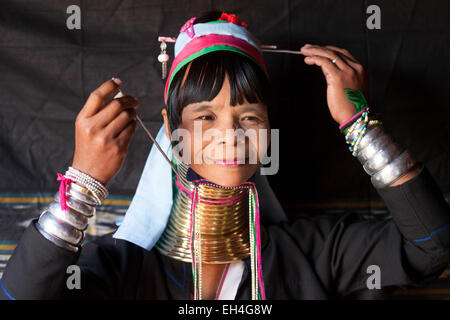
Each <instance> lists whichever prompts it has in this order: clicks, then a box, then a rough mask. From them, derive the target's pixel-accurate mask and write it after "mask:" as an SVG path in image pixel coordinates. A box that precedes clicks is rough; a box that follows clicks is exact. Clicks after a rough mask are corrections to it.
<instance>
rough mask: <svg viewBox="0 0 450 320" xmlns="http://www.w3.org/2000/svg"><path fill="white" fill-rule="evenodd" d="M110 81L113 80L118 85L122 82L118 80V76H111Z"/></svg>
mask: <svg viewBox="0 0 450 320" xmlns="http://www.w3.org/2000/svg"><path fill="white" fill-rule="evenodd" d="M112 81H114V82H115V83H116V84H117V85H118V86H120V85H121V84H122V80H120V79H119V78H114V77H113V78H112Z"/></svg>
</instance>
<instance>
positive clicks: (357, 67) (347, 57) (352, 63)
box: [327, 46, 362, 71]
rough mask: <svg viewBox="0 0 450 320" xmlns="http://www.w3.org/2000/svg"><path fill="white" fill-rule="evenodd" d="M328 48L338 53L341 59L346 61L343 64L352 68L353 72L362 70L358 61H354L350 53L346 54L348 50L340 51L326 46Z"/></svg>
mask: <svg viewBox="0 0 450 320" xmlns="http://www.w3.org/2000/svg"><path fill="white" fill-rule="evenodd" d="M327 47H330V49H332V50H336V51H337V52H339V53H340V54H341V57H342V58H343V59H344V60H346V61H345V62H347V63H348V64H349V65H350V67H352V68H353V69H354V70H356V71H360V70H361V68H362V65H361V64H360V63H359V62H358V60H356V59H355V58H354V57H353V56H352V55H351V54H350V52H348V50H346V49H341V48H338V47H335V46H327Z"/></svg>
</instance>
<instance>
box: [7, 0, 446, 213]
mask: <svg viewBox="0 0 450 320" xmlns="http://www.w3.org/2000/svg"><path fill="white" fill-rule="evenodd" d="M72 4H76V5H79V6H80V7H81V23H82V27H81V30H68V29H67V28H66V19H67V17H68V14H67V13H66V9H67V7H68V6H69V5H72ZM371 4H377V5H378V6H379V7H380V8H381V30H368V29H367V27H366V19H367V17H368V14H367V13H366V8H367V6H369V5H371ZM213 8H218V9H223V10H225V11H228V12H234V13H236V14H238V15H239V16H240V17H241V18H242V20H244V21H245V22H246V23H247V24H248V25H249V26H250V30H251V31H252V32H253V33H254V34H255V35H256V36H257V37H258V38H260V40H261V42H262V43H264V44H276V45H278V47H279V48H283V49H292V50H298V49H299V48H300V47H301V46H302V45H303V44H305V43H312V44H319V45H327V44H331V45H336V46H339V47H343V48H346V49H348V50H349V51H350V52H351V53H352V54H353V55H354V56H355V57H356V58H357V59H358V60H359V61H360V62H362V64H363V65H364V66H366V68H367V69H368V71H369V76H370V88H369V97H368V101H369V103H370V105H371V106H372V110H373V111H375V112H377V113H379V114H380V117H381V119H382V120H383V121H384V123H385V126H386V128H387V131H388V132H389V133H390V134H392V135H393V136H394V137H395V139H396V140H397V141H398V142H400V143H402V144H403V145H405V146H406V147H408V148H409V149H410V150H411V151H412V152H413V153H414V154H415V156H416V157H417V159H419V160H420V161H422V162H424V163H425V164H426V165H427V166H428V168H429V169H430V171H431V172H432V174H433V175H434V177H435V178H436V179H437V180H438V182H439V185H440V186H441V188H442V191H443V192H444V193H445V194H448V193H449V192H450V179H449V176H450V172H449V167H450V165H449V145H450V144H449V141H450V139H449V138H450V126H449V124H450V121H449V119H450V108H449V106H450V95H449V94H448V93H449V91H450V80H449V77H448V76H449V73H450V32H449V31H450V2H449V1H445V0H443V1H413V0H400V1H357V0H353V1H343V0H340V1H324V0H321V1H318V0H315V1H306V0H272V1H266V0H265V1H261V0H251V1H242V0H241V1H232V0H229V1H206V0H192V1H174V0H161V1H156V0H152V1H143V0H142V1H138V0H135V1H131V0H130V1H115V0H111V1H92V0H91V1H74V0H70V1H65V0H64V1H60V0H58V1H56V0H53V1H22V0H21V1H5V0H4V1H2V2H1V10H0V75H1V77H0V193H2V192H24V193H26V192H55V191H56V190H57V188H58V182H57V181H56V172H61V173H64V172H65V170H66V169H67V167H68V166H69V165H70V164H71V161H72V157H73V151H74V121H75V118H76V115H77V114H78V112H79V111H80V109H81V108H82V106H83V105H84V102H85V100H86V98H87V97H88V95H89V93H90V91H92V90H93V89H95V88H96V87H97V86H98V85H99V84H101V83H102V82H103V81H105V80H106V79H109V78H111V77H112V76H117V77H120V78H121V79H122V80H123V81H124V90H125V92H127V93H129V94H132V95H135V96H137V97H138V98H139V99H140V101H141V106H140V108H139V113H140V115H141V117H142V118H143V119H144V120H145V123H146V124H147V125H148V127H149V128H150V129H151V131H152V133H153V134H156V132H157V130H158V129H159V127H160V125H161V120H162V119H161V115H160V110H161V108H162V107H163V87H164V81H163V80H161V79H160V72H161V71H160V68H161V67H160V63H159V62H158V60H157V56H158V54H159V43H158V42H157V36H158V35H164V36H177V34H178V30H179V28H180V26H181V25H182V24H183V23H184V22H185V21H186V20H187V19H188V18H190V17H192V16H196V15H199V14H200V13H201V12H203V11H205V10H209V9H213ZM172 50H173V45H172V44H169V54H170V55H171V56H173V51H172ZM265 59H266V61H267V65H268V67H269V71H270V74H271V77H272V79H273V83H274V86H275V90H276V92H277V96H278V103H279V107H278V108H277V109H276V110H275V112H274V117H273V119H272V121H271V122H272V127H273V128H279V129H280V140H281V146H280V170H279V173H278V174H277V175H276V176H271V177H269V179H270V181H271V183H272V185H273V186H274V189H275V192H276V194H277V196H278V197H279V199H280V201H281V202H282V203H283V205H285V207H286V208H287V209H288V210H294V211H295V210H297V209H299V208H302V204H305V203H316V202H323V201H332V200H334V199H348V200H349V199H362V200H372V199H375V198H376V197H377V194H376V192H375V190H374V188H373V187H372V186H371V184H370V180H369V177H368V176H367V175H366V174H365V173H364V171H363V170H362V168H361V166H360V164H359V163H358V162H357V160H356V159H354V158H353V157H352V156H351V154H350V152H349V151H348V150H347V147H346V145H345V143H344V140H343V136H342V135H341V134H340V133H339V130H338V128H337V125H336V124H335V123H334V122H333V120H332V119H331V116H330V115H329V112H328V108H327V105H326V84H325V80H324V78H323V75H322V73H321V71H320V69H319V68H318V67H315V66H308V65H306V64H305V63H304V62H303V57H302V56H299V55H286V54H275V53H265ZM150 148H151V141H150V139H149V138H148V137H147V136H146V134H145V132H144V130H142V128H138V129H137V130H136V134H135V136H134V138H133V140H132V143H131V146H130V149H129V153H128V155H127V159H126V161H125V163H124V165H123V167H122V169H121V171H120V172H119V173H118V174H117V176H116V177H115V178H114V180H113V181H112V182H111V184H110V186H109V189H110V192H111V193H113V194H123V195H133V194H134V191H135V189H136V186H137V183H138V181H139V177H140V174H141V172H142V169H143V166H144V163H145V160H146V158H147V155H148V152H149V151H150Z"/></svg>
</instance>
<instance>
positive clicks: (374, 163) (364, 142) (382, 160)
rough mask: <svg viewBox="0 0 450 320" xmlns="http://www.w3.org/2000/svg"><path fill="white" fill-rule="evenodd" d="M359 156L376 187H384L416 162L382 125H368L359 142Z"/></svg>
mask: <svg viewBox="0 0 450 320" xmlns="http://www.w3.org/2000/svg"><path fill="white" fill-rule="evenodd" d="M358 150H359V151H358V154H357V158H358V160H359V161H360V162H361V164H362V165H363V168H364V170H365V171H366V172H367V173H368V174H369V175H370V176H371V181H372V184H373V186H374V187H375V188H384V187H387V186H389V185H390V184H391V183H392V182H394V181H395V180H397V179H398V178H400V177H401V176H402V175H404V174H405V173H407V172H408V171H409V170H410V169H411V168H412V167H414V165H415V164H416V162H415V160H414V159H413V158H412V156H411V155H410V154H409V152H408V151H407V150H404V149H403V148H402V147H401V146H400V145H399V144H397V143H395V142H394V141H392V139H391V137H390V136H388V135H387V134H385V133H384V131H383V128H382V126H381V125H379V124H376V125H373V126H368V128H367V131H366V133H365V134H364V137H363V138H362V139H361V141H360V143H359V149H358Z"/></svg>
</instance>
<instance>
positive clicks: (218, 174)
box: [191, 164, 259, 187]
mask: <svg viewBox="0 0 450 320" xmlns="http://www.w3.org/2000/svg"><path fill="white" fill-rule="evenodd" d="M191 167H192V169H193V170H194V171H195V172H197V173H198V174H199V175H201V176H202V177H203V178H205V179H207V180H209V181H211V182H213V183H215V184H218V185H221V186H224V187H235V186H238V185H240V184H242V183H244V182H245V181H247V180H248V179H249V178H250V177H251V176H252V175H253V174H254V173H255V172H256V170H258V167H259V165H257V164H243V165H237V166H225V165H219V164H211V165H200V166H196V165H191Z"/></svg>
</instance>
